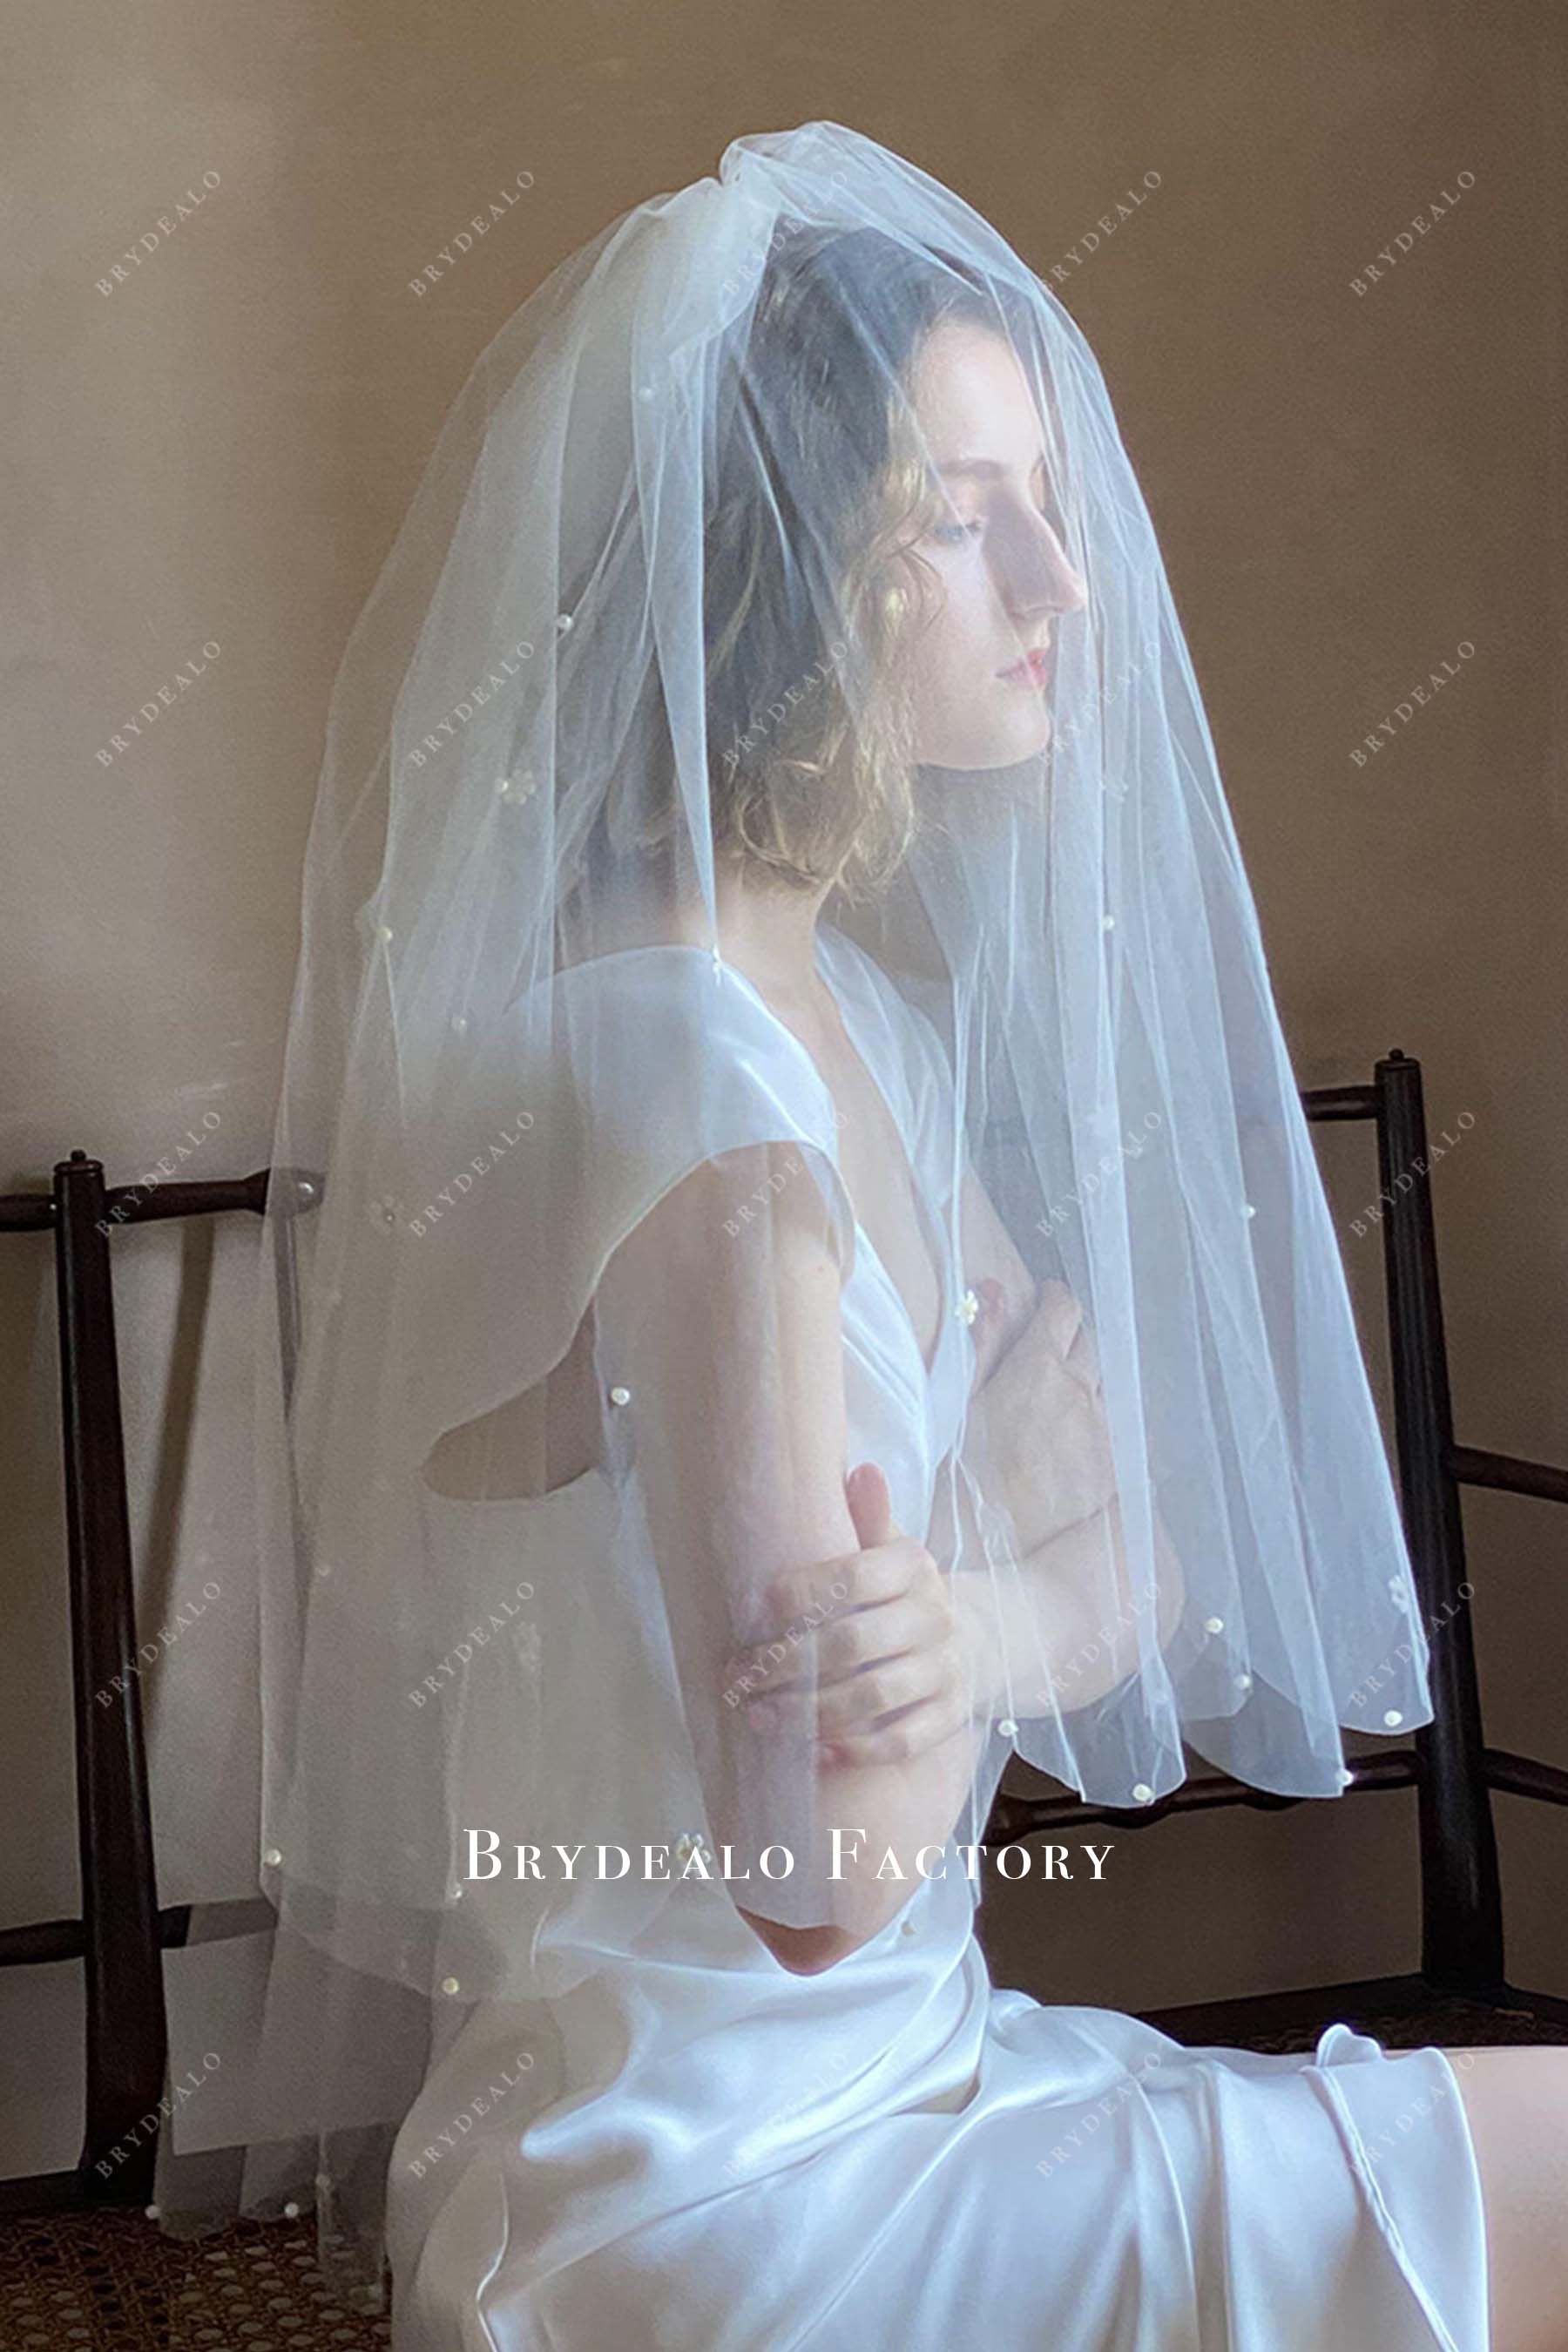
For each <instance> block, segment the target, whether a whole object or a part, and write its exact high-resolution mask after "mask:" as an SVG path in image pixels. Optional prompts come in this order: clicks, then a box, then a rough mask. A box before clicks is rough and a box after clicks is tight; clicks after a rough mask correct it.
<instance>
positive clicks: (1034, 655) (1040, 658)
mask: <svg viewBox="0 0 1568 2352" xmlns="http://www.w3.org/2000/svg"><path fill="white" fill-rule="evenodd" d="M1050 675H1051V656H1050V648H1049V647H1048V646H1037V647H1036V648H1035V649H1034V651H1033V652H1031V653H1027V654H1026V655H1025V656H1024V658H1023V660H1022V661H1021V662H1015V663H1014V664H1013V667H1012V668H1011V669H1005V670H999V671H998V672H997V676H998V677H1009V678H1011V679H1012V680H1013V681H1014V683H1015V684H1016V685H1017V686H1044V685H1046V684H1047V681H1048V679H1049V677H1050Z"/></svg>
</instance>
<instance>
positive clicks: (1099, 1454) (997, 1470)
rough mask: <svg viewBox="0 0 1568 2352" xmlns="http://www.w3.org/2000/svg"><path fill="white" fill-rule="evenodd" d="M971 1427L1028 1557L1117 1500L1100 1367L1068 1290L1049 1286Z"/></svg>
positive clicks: (998, 1366)
mask: <svg viewBox="0 0 1568 2352" xmlns="http://www.w3.org/2000/svg"><path fill="white" fill-rule="evenodd" d="M983 1307H984V1302H983ZM969 1427H970V1431H971V1433H972V1434H973V1439H974V1441H975V1447H976V1464H977V1468H978V1471H979V1475H980V1480H981V1485H982V1487H983V1489H984V1492H985V1494H986V1495H987V1496H988V1498H989V1499H990V1500H992V1501H994V1502H996V1503H999V1504H1001V1505H1002V1506H1003V1507H1005V1509H1006V1510H1007V1512H1008V1513H1009V1515H1010V1516H1011V1517H1012V1521H1013V1526H1014V1529H1015V1531H1016V1540H1017V1547H1018V1552H1019V1556H1020V1558H1022V1557H1023V1556H1024V1555H1025V1554H1026V1553H1028V1552H1032V1551H1036V1550H1037V1549H1039V1548H1040V1547H1041V1546H1042V1545H1043V1544H1046V1543H1048V1542H1049V1541H1050V1540H1051V1538H1052V1537H1054V1536H1058V1535H1060V1534H1061V1533H1062V1532H1063V1530H1064V1529H1065V1528H1071V1527H1076V1526H1078V1525H1079V1523H1080V1521H1082V1520H1084V1519H1088V1518H1091V1517H1093V1516H1094V1514H1095V1513H1096V1512H1097V1511H1100V1510H1103V1509H1104V1508H1105V1507H1106V1506H1107V1505H1108V1504H1109V1503H1110V1502H1111V1501H1112V1500H1113V1499H1114V1497H1115V1495H1116V1465H1115V1461H1114V1459H1113V1458H1112V1454H1111V1450H1110V1429H1109V1427H1108V1425H1107V1423H1106V1418H1105V1407H1104V1402H1103V1398H1102V1395H1101V1391H1100V1364H1099V1360H1098V1358H1097V1356H1096V1354H1095V1351H1094V1345H1093V1342H1092V1340H1091V1339H1090V1338H1089V1329H1088V1327H1087V1325H1086V1324H1085V1323H1084V1320H1083V1310H1082V1308H1081V1307H1080V1306H1079V1302H1078V1300H1077V1298H1076V1297H1074V1295H1073V1293H1072V1292H1071V1291H1070V1290H1069V1289H1068V1286H1067V1285H1066V1284H1065V1283H1062V1282H1044V1283H1042V1284H1041V1285H1040V1291H1039V1298H1038V1303H1037V1306H1036V1308H1035V1311H1034V1314H1033V1315H1032V1316H1031V1318H1030V1319H1029V1321H1028V1322H1027V1323H1026V1325H1025V1327H1024V1328H1023V1330H1022V1331H1021V1332H1020V1333H1019V1334H1018V1337H1017V1338H1016V1339H1015V1340H1014V1341H1013V1342H1012V1344H1011V1346H1010V1347H1009V1348H1008V1349H1007V1350H1006V1353H1005V1355H1003V1356H1002V1357H1001V1358H1000V1360H999V1361H997V1362H995V1365H994V1370H992V1372H991V1374H990V1377H989V1379H988V1380H986V1381H985V1382H984V1386H983V1387H982V1388H981V1389H980V1390H979V1391H977V1393H976V1394H975V1396H974V1398H973V1402H972V1403H971V1405H970V1409H969Z"/></svg>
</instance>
